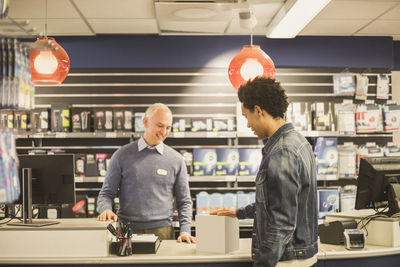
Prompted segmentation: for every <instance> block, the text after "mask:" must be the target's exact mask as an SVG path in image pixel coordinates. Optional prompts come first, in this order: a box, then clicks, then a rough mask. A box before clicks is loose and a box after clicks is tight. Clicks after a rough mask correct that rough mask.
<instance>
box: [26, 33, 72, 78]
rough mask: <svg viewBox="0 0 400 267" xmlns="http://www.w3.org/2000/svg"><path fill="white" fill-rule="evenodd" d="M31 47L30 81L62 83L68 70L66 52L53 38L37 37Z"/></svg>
mask: <svg viewBox="0 0 400 267" xmlns="http://www.w3.org/2000/svg"><path fill="white" fill-rule="evenodd" d="M35 45H36V46H37V47H38V48H37V49H35V48H32V49H31V52H30V56H31V81H32V83H33V84H45V85H46V84H47V85H55V84H60V83H62V82H63V81H64V80H65V78H66V77H67V75H68V72H69V65H70V63H69V57H68V54H67V52H65V50H64V49H63V48H62V47H61V45H59V44H58V43H57V42H56V41H55V40H54V38H48V37H39V38H38V39H37V40H36V42H35Z"/></svg>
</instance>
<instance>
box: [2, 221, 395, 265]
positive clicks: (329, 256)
mask: <svg viewBox="0 0 400 267" xmlns="http://www.w3.org/2000/svg"><path fill="white" fill-rule="evenodd" d="M61 221H62V223H61V224H60V225H51V226H46V227H38V228H37V227H26V229H29V230H30V231H26V229H25V227H16V226H2V227H0V235H1V234H2V233H3V234H4V237H8V238H10V237H9V235H8V233H10V232H9V231H11V230H13V231H15V233H13V234H20V233H21V231H23V233H24V234H25V235H32V236H25V242H26V243H29V246H31V247H35V246H37V245H36V244H38V241H39V243H40V241H41V240H37V239H36V240H35V239H34V234H35V232H39V231H40V232H41V231H45V230H48V234H49V235H50V236H52V237H54V235H55V232H54V231H55V230H56V229H59V230H62V231H60V232H65V229H67V230H68V231H67V232H66V233H67V234H68V232H70V235H72V234H74V232H75V231H74V230H79V231H76V232H79V235H77V236H79V239H75V240H68V241H64V240H57V239H55V238H52V239H53V240H54V241H51V242H52V246H55V247H56V248H57V249H58V250H66V249H67V248H70V247H71V246H77V245H78V244H79V243H80V242H84V240H86V239H87V238H86V237H85V236H84V234H83V233H84V232H82V231H80V230H83V229H86V230H90V229H92V230H94V231H86V232H92V234H91V235H92V236H91V238H92V239H94V238H95V237H97V236H99V235H101V236H102V238H103V239H99V240H106V237H105V235H104V233H106V230H105V228H106V226H107V224H108V223H109V222H97V221H96V220H94V219H70V220H64V219H63V220H61ZM74 226H75V227H77V228H76V229H75V228H74ZM97 229H100V232H98V230H97ZM101 229H102V230H101ZM4 230H5V231H4ZM6 233H7V234H6ZM10 234H11V233H10ZM40 236H42V235H40ZM88 237H90V236H89V233H88ZM0 239H1V240H2V242H1V243H3V245H4V246H5V247H8V248H9V247H10V245H11V244H12V242H7V238H5V239H3V238H0ZM63 241H64V242H63ZM102 242H103V241H102ZM104 242H105V241H104ZM96 243H98V242H96ZM104 245H105V244H104ZM104 245H103V246H104ZM91 246H92V245H91ZM13 249H14V248H13ZM15 249H18V247H15ZM35 249H36V250H37V249H38V248H35ZM89 249H90V248H86V250H89ZM102 249H103V251H104V249H105V248H102ZM84 252H85V251H84ZM36 253H37V252H36ZM85 253H86V252H85ZM85 253H82V254H77V255H76V256H67V255H65V254H61V253H60V254H57V255H56V254H50V255H48V254H45V253H43V254H42V255H41V256H40V257H38V256H33V255H38V254H29V253H24V254H22V255H21V256H15V255H12V256H8V255H10V254H2V255H1V253H0V264H128V263H142V264H144V263H154V264H157V263H206V262H209V263H211V262H215V263H218V262H250V261H251V239H250V238H244V239H240V242H239V249H238V250H236V251H233V252H231V253H228V254H216V253H205V252H198V251H197V250H196V245H195V244H186V243H178V242H177V241H176V240H164V241H162V242H161V245H160V248H159V249H158V252H157V253H156V254H137V255H135V254H134V255H132V256H128V257H119V256H116V255H107V254H99V255H94V254H93V255H89V253H86V254H85ZM93 253H94V252H93ZM105 253H106V252H105ZM395 254H400V247H384V246H373V245H367V246H366V247H365V248H364V249H362V250H354V251H349V250H346V249H345V247H344V246H343V245H342V246H337V245H329V244H319V252H318V255H317V256H318V260H335V259H352V258H365V257H377V256H386V255H395Z"/></svg>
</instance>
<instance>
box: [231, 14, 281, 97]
mask: <svg viewBox="0 0 400 267" xmlns="http://www.w3.org/2000/svg"><path fill="white" fill-rule="evenodd" d="M239 22H240V27H242V28H243V29H247V30H250V45H245V46H243V48H242V50H241V51H240V52H239V54H237V55H236V56H235V57H234V58H233V59H232V61H231V63H230V64H229V69H228V76H229V80H230V81H231V83H232V85H233V87H235V89H236V90H238V89H239V87H240V86H241V85H243V84H245V83H246V82H247V81H248V80H251V79H254V78H255V77H257V76H265V77H270V78H274V77H275V66H274V62H273V61H272V60H271V58H270V57H269V56H268V55H267V54H266V53H264V51H262V50H261V48H260V46H258V45H253V33H252V29H253V27H254V26H255V25H256V24H257V19H256V17H255V16H254V14H253V11H252V10H251V9H248V10H242V11H240V12H239Z"/></svg>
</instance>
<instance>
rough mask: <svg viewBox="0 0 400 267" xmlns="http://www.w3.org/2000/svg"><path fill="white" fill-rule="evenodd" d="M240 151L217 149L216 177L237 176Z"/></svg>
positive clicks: (235, 149)
mask: <svg viewBox="0 0 400 267" xmlns="http://www.w3.org/2000/svg"><path fill="white" fill-rule="evenodd" d="M238 168H239V151H238V149H237V148H217V165H216V170H215V174H216V175H237V172H238Z"/></svg>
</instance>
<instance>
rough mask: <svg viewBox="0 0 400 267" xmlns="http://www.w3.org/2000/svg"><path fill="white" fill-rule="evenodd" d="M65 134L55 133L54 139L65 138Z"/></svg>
mask: <svg viewBox="0 0 400 267" xmlns="http://www.w3.org/2000/svg"><path fill="white" fill-rule="evenodd" d="M66 136H67V133H56V138H65V137H66Z"/></svg>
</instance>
